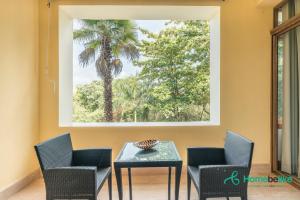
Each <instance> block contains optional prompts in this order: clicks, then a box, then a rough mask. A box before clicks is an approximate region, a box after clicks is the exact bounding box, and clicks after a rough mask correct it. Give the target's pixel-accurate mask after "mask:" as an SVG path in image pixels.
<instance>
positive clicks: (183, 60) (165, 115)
mask: <svg viewBox="0 0 300 200" xmlns="http://www.w3.org/2000/svg"><path fill="white" fill-rule="evenodd" d="M167 25H168V26H167V28H166V29H164V30H162V31H161V32H160V33H158V34H154V33H151V32H149V31H147V30H141V31H142V32H143V33H144V34H145V35H147V37H148V39H147V40H144V41H142V43H141V45H140V52H141V53H142V55H143V59H141V60H140V61H138V62H136V64H137V65H139V66H141V67H142V72H141V74H140V76H141V79H143V80H144V81H145V82H148V83H151V87H150V90H149V95H151V96H152V97H153V99H154V100H153V99H152V103H151V105H152V108H151V110H152V111H154V112H155V116H154V118H155V119H156V120H158V119H163V120H166V121H188V120H208V119H209V111H207V109H208V108H207V107H209V105H208V104H209V57H210V55H209V44H210V42H209V41H210V37H209V36H210V35H209V25H208V23H207V22H205V21H184V22H182V21H170V22H169V23H168V24H167ZM191 113H196V115H195V117H192V116H193V114H191Z"/></svg>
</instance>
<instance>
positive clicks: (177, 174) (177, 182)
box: [175, 164, 182, 200]
mask: <svg viewBox="0 0 300 200" xmlns="http://www.w3.org/2000/svg"><path fill="white" fill-rule="evenodd" d="M181 168H182V164H180V165H178V166H176V171H175V200H178V199H179V186H180V177H181Z"/></svg>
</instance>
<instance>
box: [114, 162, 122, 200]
mask: <svg viewBox="0 0 300 200" xmlns="http://www.w3.org/2000/svg"><path fill="white" fill-rule="evenodd" d="M115 173H116V179H117V186H118V193H119V200H123V187H122V170H121V168H119V167H116V166H115Z"/></svg>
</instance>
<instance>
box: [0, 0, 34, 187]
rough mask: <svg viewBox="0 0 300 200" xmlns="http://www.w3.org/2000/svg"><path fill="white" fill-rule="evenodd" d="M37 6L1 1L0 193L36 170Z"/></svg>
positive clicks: (14, 0)
mask: <svg viewBox="0 0 300 200" xmlns="http://www.w3.org/2000/svg"><path fill="white" fill-rule="evenodd" d="M37 5H38V1H37V0H26V1H20V0H9V1H5V0H0V25H1V26H0V27H1V30H0V45H1V48H0V94H1V95H0V113H1V114H0V163H1V164H0V190H1V189H3V188H5V187H7V186H9V185H11V184H12V183H14V182H15V181H17V180H19V179H21V178H23V177H24V176H26V175H28V174H29V173H31V172H32V171H33V170H35V169H36V168H37V162H36V160H35V156H34V150H33V145H34V144H35V143H36V142H37V141H38V140H39V131H38V129H39V120H38V115H39V113H38V111H39V101H38V97H39V96H38V6H37Z"/></svg>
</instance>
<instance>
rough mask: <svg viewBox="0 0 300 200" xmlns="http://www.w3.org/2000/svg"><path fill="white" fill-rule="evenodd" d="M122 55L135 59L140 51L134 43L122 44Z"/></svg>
mask: <svg viewBox="0 0 300 200" xmlns="http://www.w3.org/2000/svg"><path fill="white" fill-rule="evenodd" d="M120 52H121V55H123V56H125V57H126V58H127V59H129V60H131V61H134V60H136V59H138V58H139V56H140V53H139V50H138V48H137V47H136V45H135V44H133V43H126V44H122V46H121V48H120Z"/></svg>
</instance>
